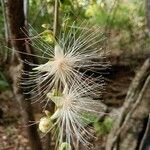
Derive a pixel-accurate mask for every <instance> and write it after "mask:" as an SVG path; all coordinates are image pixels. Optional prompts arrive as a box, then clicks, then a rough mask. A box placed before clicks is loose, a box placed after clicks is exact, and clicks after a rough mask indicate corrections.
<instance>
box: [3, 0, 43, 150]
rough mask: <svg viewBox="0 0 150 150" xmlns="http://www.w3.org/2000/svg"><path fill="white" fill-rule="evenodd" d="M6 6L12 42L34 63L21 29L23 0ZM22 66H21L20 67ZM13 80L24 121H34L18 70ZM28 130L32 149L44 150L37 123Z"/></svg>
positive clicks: (9, 1) (10, 0)
mask: <svg viewBox="0 0 150 150" xmlns="http://www.w3.org/2000/svg"><path fill="white" fill-rule="evenodd" d="M5 8H6V17H7V21H8V27H9V31H10V39H11V44H12V46H13V47H14V48H15V50H16V51H17V52H18V53H17V56H18V58H19V59H21V60H22V61H25V60H27V61H29V62H32V63H34V61H35V60H34V58H33V57H31V56H29V55H27V54H28V53H31V49H30V48H29V46H28V43H27V42H26V41H25V38H26V37H25V34H23V32H22V31H21V28H24V27H25V16H24V11H23V0H5ZM20 52H23V53H20ZM14 67H16V68H17V67H18V64H16V63H15V66H14ZM21 67H22V69H23V70H24V71H30V70H31V68H30V66H29V65H28V64H26V63H22V64H21ZM19 68H20V67H19ZM17 71H18V74H20V76H21V77H28V76H27V75H24V74H22V75H21V73H19V72H21V71H20V70H17ZM12 80H13V82H14V86H13V90H14V93H15V97H16V99H17V100H18V102H19V103H20V105H21V109H22V116H23V119H24V122H25V123H26V124H29V121H34V115H33V112H32V106H31V101H30V100H26V99H28V98H29V97H30V95H29V94H28V95H23V94H22V93H23V92H26V91H25V90H24V89H22V88H21V87H20V88H19V87H18V86H17V85H16V84H17V82H19V81H18V77H16V72H15V73H14V74H13V77H12ZM26 129H27V132H28V138H29V142H30V144H31V148H32V150H42V145H41V142H40V137H39V135H38V132H37V128H36V126H35V125H32V126H30V127H27V128H26Z"/></svg>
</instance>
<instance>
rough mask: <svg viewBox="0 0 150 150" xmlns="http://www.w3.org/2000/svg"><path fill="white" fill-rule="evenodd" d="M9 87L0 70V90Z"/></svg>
mask: <svg viewBox="0 0 150 150" xmlns="http://www.w3.org/2000/svg"><path fill="white" fill-rule="evenodd" d="M8 89H10V85H9V83H8V81H7V80H6V78H5V75H4V74H3V73H2V71H0V91H5V90H8Z"/></svg>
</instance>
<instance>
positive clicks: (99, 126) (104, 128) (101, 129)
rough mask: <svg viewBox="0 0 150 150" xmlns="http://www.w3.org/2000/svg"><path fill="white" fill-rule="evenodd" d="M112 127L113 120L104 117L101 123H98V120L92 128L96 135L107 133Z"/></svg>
mask: <svg viewBox="0 0 150 150" xmlns="http://www.w3.org/2000/svg"><path fill="white" fill-rule="evenodd" d="M112 126H113V119H111V118H110V117H106V118H105V119H104V121H103V122H99V121H98V120H96V121H95V122H94V128H95V130H96V133H97V134H98V135H103V134H107V133H109V132H110V130H111V128H112Z"/></svg>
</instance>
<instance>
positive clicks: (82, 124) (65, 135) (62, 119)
mask: <svg viewBox="0 0 150 150" xmlns="http://www.w3.org/2000/svg"><path fill="white" fill-rule="evenodd" d="M47 97H48V98H49V99H51V100H52V101H53V102H54V103H55V105H56V108H57V109H56V111H55V113H54V114H53V115H52V116H51V120H55V126H54V127H55V129H56V130H57V129H58V131H57V135H56V136H57V138H56V139H57V142H58V146H60V145H61V143H63V142H66V143H68V144H69V145H71V144H72V143H73V141H74V140H78V141H79V142H81V143H82V144H83V145H84V146H88V145H89V144H90V143H89V142H88V139H89V138H90V137H91V136H93V135H92V133H91V130H92V129H90V128H91V127H90V126H89V125H88V123H89V122H90V120H89V119H88V118H87V117H85V115H84V114H89V113H90V114H91V115H100V114H101V113H102V112H103V111H105V109H106V108H105V106H104V105H103V104H102V103H101V102H100V101H96V100H93V99H92V98H91V97H89V96H88V91H87V89H83V88H80V87H78V86H77V85H76V83H73V84H72V86H71V87H70V89H68V87H67V86H65V88H64V91H63V93H62V95H61V96H53V95H52V94H51V93H48V94H47ZM74 146H75V145H74Z"/></svg>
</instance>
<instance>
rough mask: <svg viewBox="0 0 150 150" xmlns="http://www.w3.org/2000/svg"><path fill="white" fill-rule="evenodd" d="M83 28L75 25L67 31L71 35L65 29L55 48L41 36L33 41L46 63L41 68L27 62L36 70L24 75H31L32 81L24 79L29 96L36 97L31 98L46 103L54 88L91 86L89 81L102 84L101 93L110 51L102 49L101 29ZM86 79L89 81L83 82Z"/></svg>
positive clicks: (100, 86)
mask: <svg viewBox="0 0 150 150" xmlns="http://www.w3.org/2000/svg"><path fill="white" fill-rule="evenodd" d="M82 26H83V25H82ZM82 26H81V27H76V26H75V25H74V24H73V25H72V26H71V27H70V30H68V29H66V30H68V32H66V30H65V29H63V31H62V32H61V33H60V36H59V38H58V39H56V44H55V46H52V45H50V44H48V43H45V42H44V41H42V39H41V37H40V36H38V38H33V41H32V43H33V46H34V47H35V48H36V49H38V50H39V51H42V53H43V55H42V56H38V57H40V58H43V59H44V60H45V61H46V62H45V63H43V64H41V65H38V64H31V63H29V62H26V63H29V64H30V65H31V66H32V67H33V71H32V72H25V74H26V73H28V74H30V78H29V79H28V80H27V79H23V80H25V83H23V86H24V88H29V89H30V90H29V92H27V94H28V93H31V94H33V95H34V96H33V97H32V99H35V100H36V101H38V100H40V101H41V102H45V100H46V94H47V93H49V92H50V90H51V89H52V88H57V89H59V90H61V89H62V88H63V87H64V85H65V84H67V85H68V87H69V86H71V84H72V82H73V81H74V80H75V81H76V83H77V84H78V85H79V86H80V87H81V86H82V87H86V88H88V85H89V84H87V82H91V81H90V80H92V82H95V83H96V84H99V89H98V90H99V91H100V90H101V89H102V86H103V80H102V78H101V75H100V74H101V70H103V69H104V68H106V67H107V66H108V63H107V62H106V60H105V57H106V55H107V52H106V51H104V50H102V48H101V46H102V41H103V40H104V36H103V35H102V33H101V32H100V29H99V28H94V27H91V28H89V29H88V28H87V27H86V26H83V27H84V28H82ZM99 79H100V80H99ZM85 80H86V81H87V82H83V81H85ZM36 83H37V84H38V85H39V87H40V92H39V91H38V89H39V87H38V86H37V84H36ZM83 83H84V84H83ZM94 93H95V92H94ZM99 93H100V92H99ZM96 94H97V95H98V93H96ZM96 94H95V95H96Z"/></svg>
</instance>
